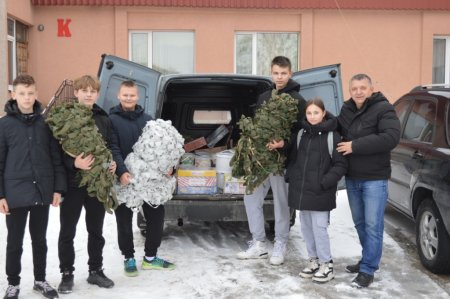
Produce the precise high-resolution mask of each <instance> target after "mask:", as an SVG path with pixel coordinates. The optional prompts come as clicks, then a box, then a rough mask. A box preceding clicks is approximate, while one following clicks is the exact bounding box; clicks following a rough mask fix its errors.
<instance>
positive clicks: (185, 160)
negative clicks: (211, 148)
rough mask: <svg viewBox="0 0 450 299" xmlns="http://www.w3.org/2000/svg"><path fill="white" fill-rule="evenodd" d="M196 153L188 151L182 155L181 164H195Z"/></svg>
mask: <svg viewBox="0 0 450 299" xmlns="http://www.w3.org/2000/svg"><path fill="white" fill-rule="evenodd" d="M194 161H195V155H194V154H191V153H186V154H184V155H183V156H181V160H180V164H181V165H186V166H194Z"/></svg>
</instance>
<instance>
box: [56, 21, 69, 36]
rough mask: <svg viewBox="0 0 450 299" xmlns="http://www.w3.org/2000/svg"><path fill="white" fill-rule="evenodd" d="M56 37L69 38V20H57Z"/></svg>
mask: <svg viewBox="0 0 450 299" xmlns="http://www.w3.org/2000/svg"><path fill="white" fill-rule="evenodd" d="M57 21H58V36H59V37H71V36H72V34H71V33H70V29H69V24H70V22H71V21H72V20H71V19H58V20H57Z"/></svg>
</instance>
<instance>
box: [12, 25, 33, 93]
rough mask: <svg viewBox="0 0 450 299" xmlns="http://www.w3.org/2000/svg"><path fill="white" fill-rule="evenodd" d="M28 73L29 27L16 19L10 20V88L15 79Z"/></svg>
mask: <svg viewBox="0 0 450 299" xmlns="http://www.w3.org/2000/svg"><path fill="white" fill-rule="evenodd" d="M27 72H28V27H27V25H25V24H22V23H20V22H19V21H16V20H14V19H8V85H9V86H8V88H9V89H12V83H13V80H14V78H15V77H16V76H17V75H18V74H26V73H27Z"/></svg>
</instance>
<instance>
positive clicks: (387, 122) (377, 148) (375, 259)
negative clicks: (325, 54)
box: [337, 74, 400, 288]
mask: <svg viewBox="0 0 450 299" xmlns="http://www.w3.org/2000/svg"><path fill="white" fill-rule="evenodd" d="M350 95H351V99H350V100H348V101H346V102H345V103H344V105H343V106H342V109H341V113H340V114H339V117H338V120H339V125H340V130H341V135H342V138H343V142H341V143H339V144H338V147H337V151H338V152H340V153H342V154H344V155H346V156H347V157H348V170H347V174H346V186H347V195H348V200H349V205H350V209H351V211H352V218H353V222H354V223H355V227H356V231H357V232H358V237H359V241H360V243H361V246H362V258H361V260H360V261H359V262H358V263H357V264H355V265H349V266H347V267H346V271H347V272H350V273H358V275H357V276H356V278H355V279H354V280H353V282H352V285H353V286H355V287H357V288H361V287H368V286H369V285H370V284H371V283H372V282H373V277H374V272H375V271H376V270H377V269H378V266H379V263H380V259H381V254H382V248H383V230H384V208H385V205H386V202H387V198H388V186H387V184H388V179H389V177H390V175H391V162H390V155H391V154H390V152H391V150H392V149H393V148H394V147H395V146H396V145H397V144H398V142H399V140H400V121H399V119H398V117H397V115H396V113H395V110H394V107H393V106H392V105H391V104H390V103H389V101H388V100H387V99H386V98H385V97H384V95H383V94H382V93H381V92H373V86H372V81H371V79H370V77H369V76H367V75H365V74H358V75H355V76H353V77H352V79H351V80H350Z"/></svg>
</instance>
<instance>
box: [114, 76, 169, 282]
mask: <svg viewBox="0 0 450 299" xmlns="http://www.w3.org/2000/svg"><path fill="white" fill-rule="evenodd" d="M117 98H118V99H119V102H120V104H119V105H117V106H115V107H113V108H111V110H110V116H109V117H110V119H111V122H112V125H113V134H114V138H113V143H112V144H111V148H112V152H113V157H114V160H115V161H116V162H117V169H116V174H117V176H118V177H119V178H120V183H121V184H122V185H128V184H129V183H130V179H131V177H132V174H130V172H129V171H128V169H127V167H126V166H125V164H124V160H125V158H126V157H127V156H128V154H129V153H131V152H132V151H133V145H134V144H135V143H136V142H137V141H138V139H139V136H140V135H141V134H142V130H143V128H144V127H145V125H146V124H147V122H148V121H149V120H151V119H152V118H151V116H150V115H148V114H146V113H144V109H143V108H142V107H141V106H140V105H138V104H137V102H138V100H139V95H138V87H137V85H136V84H135V83H134V82H133V81H124V82H122V84H121V85H120V88H119V92H118V95H117ZM142 209H143V211H144V216H145V219H146V236H145V238H146V239H145V256H144V257H143V260H142V269H144V270H149V269H157V270H159V269H165V270H172V269H174V268H175V265H174V264H172V263H170V262H168V261H165V260H163V259H161V258H159V257H157V256H156V253H157V251H158V247H159V246H160V245H161V238H162V233H163V227H164V206H163V205H160V206H158V207H157V208H154V207H151V206H150V205H148V204H147V203H145V202H144V204H143V205H142ZM115 214H116V221H117V237H118V242H119V248H120V251H121V252H122V254H123V256H124V257H125V260H124V271H125V275H127V276H137V275H138V270H137V267H136V260H135V259H134V252H135V251H134V244H133V221H132V220H133V211H132V210H131V209H130V208H128V207H127V206H126V205H125V204H121V205H120V206H119V207H118V208H117V209H116V211H115Z"/></svg>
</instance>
